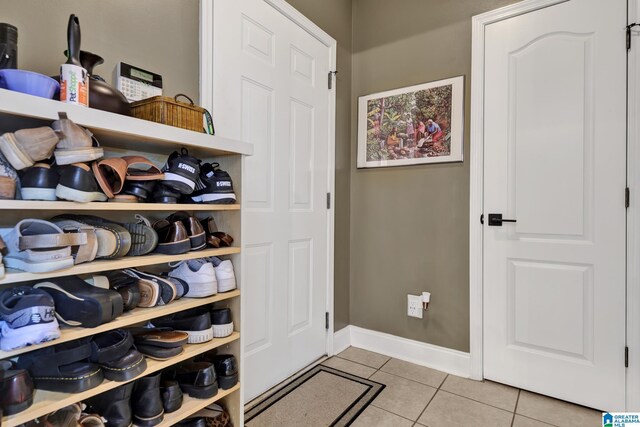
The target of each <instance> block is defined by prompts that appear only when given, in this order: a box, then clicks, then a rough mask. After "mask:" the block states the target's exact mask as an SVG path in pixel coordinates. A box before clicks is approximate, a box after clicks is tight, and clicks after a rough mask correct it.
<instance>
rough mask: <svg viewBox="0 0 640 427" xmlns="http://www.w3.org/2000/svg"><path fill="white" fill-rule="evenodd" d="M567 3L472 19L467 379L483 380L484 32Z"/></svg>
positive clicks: (528, 5) (540, 0)
mask: <svg viewBox="0 0 640 427" xmlns="http://www.w3.org/2000/svg"><path fill="white" fill-rule="evenodd" d="M565 1H568V0H524V1H521V2H519V3H515V4H512V5H509V6H505V7H503V8H500V9H496V10H492V11H489V12H486V13H483V14H481V15H476V16H474V17H473V19H472V21H471V22H472V23H471V25H472V54H471V131H470V133H471V139H470V146H471V147H470V149H471V154H470V167H471V172H470V196H469V317H470V319H469V320H470V323H469V335H470V340H469V341H470V343H469V346H470V355H471V356H470V357H471V378H472V379H475V380H481V379H483V372H482V364H483V359H482V357H483V356H482V355H483V348H482V345H483V338H482V328H483V325H482V322H483V312H482V292H483V291H482V277H483V272H482V265H483V259H482V256H483V252H482V247H483V226H482V224H480V215H482V213H483V200H484V195H483V186H484V163H483V161H484V160H483V159H484V31H485V27H486V26H487V25H489V24H493V23H495V22H499V21H502V20H505V19H509V18H513V17H514V16H518V15H522V14H525V13H529V12H533V11H535V10H538V9H542V8H545V7H549V6H553V5H556V4H559V3H564V2H565Z"/></svg>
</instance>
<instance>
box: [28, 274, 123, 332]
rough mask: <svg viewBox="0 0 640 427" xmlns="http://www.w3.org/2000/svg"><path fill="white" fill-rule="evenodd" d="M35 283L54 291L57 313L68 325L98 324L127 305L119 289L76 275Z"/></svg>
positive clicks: (107, 319) (41, 287)
mask: <svg viewBox="0 0 640 427" xmlns="http://www.w3.org/2000/svg"><path fill="white" fill-rule="evenodd" d="M33 287H34V288H37V289H42V290H44V291H46V292H47V293H48V294H49V295H51V297H52V298H53V300H54V302H55V306H56V317H57V318H58V320H59V321H61V322H63V323H65V324H67V325H69V326H81V327H84V328H95V327H96V326H99V325H102V324H103V323H107V322H110V321H112V320H113V319H115V318H116V317H118V316H120V315H121V314H122V311H123V309H124V303H123V301H122V297H121V296H120V294H119V293H118V292H116V291H112V290H110V289H102V288H98V287H95V286H91V285H90V284H88V283H87V282H85V281H84V280H82V279H81V278H79V277H77V276H66V277H56V278H50V279H48V280H47V281H46V282H39V283H36V284H35V285H33Z"/></svg>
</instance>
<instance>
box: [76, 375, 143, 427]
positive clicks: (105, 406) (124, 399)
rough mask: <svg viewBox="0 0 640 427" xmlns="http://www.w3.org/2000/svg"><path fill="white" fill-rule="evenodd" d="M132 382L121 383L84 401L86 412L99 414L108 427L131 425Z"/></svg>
mask: <svg viewBox="0 0 640 427" xmlns="http://www.w3.org/2000/svg"><path fill="white" fill-rule="evenodd" d="M133 385H134V383H128V384H124V385H121V386H120V387H117V388H114V389H112V390H109V391H107V392H104V393H102V394H99V395H97V396H94V397H92V398H90V399H87V400H85V401H84V403H86V404H87V410H86V412H87V413H94V414H100V415H101V416H102V417H104V418H105V419H106V420H107V425H108V426H109V427H129V426H130V425H131V402H130V399H131V392H132V391H133Z"/></svg>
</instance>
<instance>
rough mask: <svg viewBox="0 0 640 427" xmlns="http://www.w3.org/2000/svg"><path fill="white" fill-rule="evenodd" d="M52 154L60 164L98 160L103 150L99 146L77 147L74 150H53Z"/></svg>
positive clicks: (102, 154)
mask: <svg viewBox="0 0 640 427" xmlns="http://www.w3.org/2000/svg"><path fill="white" fill-rule="evenodd" d="M53 155H54V156H55V158H56V163H57V164H58V165H60V166H62V165H70V164H72V163H84V162H91V161H93V160H98V159H100V158H102V157H103V156H104V150H103V149H102V148H100V147H91V148H78V149H75V150H55V151H54V152H53Z"/></svg>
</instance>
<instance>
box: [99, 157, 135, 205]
mask: <svg viewBox="0 0 640 427" xmlns="http://www.w3.org/2000/svg"><path fill="white" fill-rule="evenodd" d="M91 169H92V170H93V174H94V175H95V176H96V180H97V181H98V185H100V188H101V189H102V191H104V194H106V195H107V197H108V198H110V199H112V198H113V197H114V196H115V195H116V194H118V193H119V192H121V191H122V187H123V186H124V180H125V177H126V175H127V162H126V160H124V159H120V158H118V157H113V158H110V159H103V160H98V161H97V162H93V163H92V164H91Z"/></svg>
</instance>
